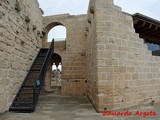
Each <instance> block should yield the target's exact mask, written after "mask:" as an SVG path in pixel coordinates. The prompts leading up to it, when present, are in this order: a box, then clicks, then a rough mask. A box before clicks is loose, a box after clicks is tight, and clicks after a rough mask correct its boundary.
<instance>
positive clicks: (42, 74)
mask: <svg viewBox="0 0 160 120" xmlns="http://www.w3.org/2000/svg"><path fill="white" fill-rule="evenodd" d="M53 52H54V39H53V40H52V42H51V45H50V48H49V50H48V52H47V55H46V58H45V60H44V62H43V65H42V67H41V70H40V72H39V76H38V79H37V80H36V81H35V84H34V89H33V111H34V110H35V108H36V104H37V101H38V98H39V95H40V91H41V89H42V86H43V83H44V80H45V76H46V72H47V69H48V64H49V62H50V59H51V57H52V53H53Z"/></svg>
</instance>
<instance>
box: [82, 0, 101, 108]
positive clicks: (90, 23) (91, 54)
mask: <svg viewBox="0 0 160 120" xmlns="http://www.w3.org/2000/svg"><path fill="white" fill-rule="evenodd" d="M94 6H95V1H93V0H91V1H90V3H89V9H88V13H87V19H86V24H87V26H86V30H85V34H86V37H87V40H86V44H87V49H86V56H87V64H86V69H87V82H88V84H87V96H88V98H89V99H90V100H91V102H92V103H93V104H94V105H95V106H97V105H96V104H98V102H97V91H98V88H97V76H98V74H97V52H96V51H97V46H96V44H97V35H96V34H97V33H96V17H95V15H94V14H95V13H94V12H95V11H94Z"/></svg>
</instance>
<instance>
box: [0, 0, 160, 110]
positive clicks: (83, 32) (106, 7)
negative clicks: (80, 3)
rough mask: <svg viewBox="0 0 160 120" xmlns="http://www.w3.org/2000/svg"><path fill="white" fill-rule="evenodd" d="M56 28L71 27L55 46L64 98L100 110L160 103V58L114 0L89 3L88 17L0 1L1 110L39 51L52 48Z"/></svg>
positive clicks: (18, 0)
mask: <svg viewBox="0 0 160 120" xmlns="http://www.w3.org/2000/svg"><path fill="white" fill-rule="evenodd" d="M35 16H36V17H35ZM57 25H63V26H65V27H66V29H67V38H66V41H64V42H55V51H54V52H55V53H56V54H57V55H59V56H60V57H61V63H62V66H63V68H62V69H63V71H62V85H61V95H85V96H87V97H88V98H89V99H90V101H91V102H92V104H93V105H94V107H95V108H96V110H97V111H103V109H104V108H109V109H122V108H129V107H133V106H136V107H138V106H142V105H145V104H148V103H151V102H156V103H158V102H160V57H158V56H153V55H152V53H151V51H149V50H148V48H147V45H146V44H144V40H143V39H141V38H140V37H139V34H137V33H135V29H134V25H133V18H132V16H131V15H129V14H127V13H124V12H122V10H121V8H120V7H118V6H115V5H114V4H113V0H90V3H89V7H88V13H87V14H86V15H78V16H73V15H69V14H63V15H55V16H46V17H42V11H41V9H40V8H39V5H38V2H37V1H36V0H27V1H26V0H12V1H7V0H1V1H0V55H1V57H0V68H1V69H0V112H4V111H5V110H7V109H8V107H9V105H10V104H11V102H12V100H13V98H14V96H15V94H16V92H17V91H18V88H19V87H20V85H21V83H22V81H23V80H24V77H25V75H26V74H27V70H28V69H29V68H30V66H31V63H32V61H33V60H34V58H35V56H36V54H37V52H38V50H39V49H40V48H48V46H49V43H48V42H47V35H48V32H49V31H50V30H51V28H53V27H55V26H57ZM55 59H56V58H55V57H54V55H53V57H52V60H51V61H52V62H51V64H50V67H49V69H48V72H47V76H46V80H45V90H46V91H50V90H51V87H50V85H51V84H50V83H51V65H52V64H53V61H54V60H55Z"/></svg>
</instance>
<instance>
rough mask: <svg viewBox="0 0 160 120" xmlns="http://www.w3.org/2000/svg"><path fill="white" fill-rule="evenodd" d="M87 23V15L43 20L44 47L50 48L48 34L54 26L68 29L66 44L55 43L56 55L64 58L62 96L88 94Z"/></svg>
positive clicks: (58, 16)
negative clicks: (62, 26)
mask: <svg viewBox="0 0 160 120" xmlns="http://www.w3.org/2000/svg"><path fill="white" fill-rule="evenodd" d="M85 21H86V15H79V16H73V15H69V14H64V15H55V16H46V17H44V20H43V23H44V28H45V32H46V36H44V41H43V47H49V45H48V43H47V34H48V32H49V31H50V30H51V29H52V28H53V27H54V26H56V25H64V26H65V27H66V29H67V35H66V36H67V38H66V42H55V53H57V54H58V55H60V56H61V58H62V86H61V94H62V95H85V94H86V84H87V81H86V37H85V28H86V27H85V26H86V22H85ZM47 83H48V82H47Z"/></svg>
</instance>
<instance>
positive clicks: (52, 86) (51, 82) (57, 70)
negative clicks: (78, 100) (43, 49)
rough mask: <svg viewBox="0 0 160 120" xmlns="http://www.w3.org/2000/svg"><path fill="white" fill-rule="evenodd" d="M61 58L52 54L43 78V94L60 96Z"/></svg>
mask: <svg viewBox="0 0 160 120" xmlns="http://www.w3.org/2000/svg"><path fill="white" fill-rule="evenodd" d="M61 76H62V58H61V56H60V55H59V54H57V53H53V54H52V58H51V61H50V64H49V66H48V70H47V75H46V78H45V92H53V93H58V94H60V92H61V82H62V77H61Z"/></svg>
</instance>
